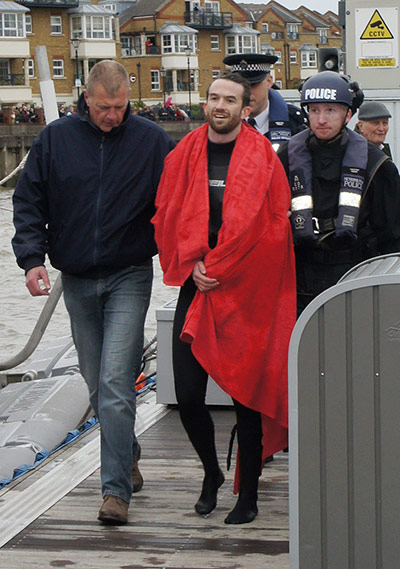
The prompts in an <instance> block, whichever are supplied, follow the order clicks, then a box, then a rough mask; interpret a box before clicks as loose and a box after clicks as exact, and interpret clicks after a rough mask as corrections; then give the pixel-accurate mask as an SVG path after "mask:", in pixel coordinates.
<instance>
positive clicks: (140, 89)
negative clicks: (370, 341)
mask: <svg viewBox="0 0 400 569" xmlns="http://www.w3.org/2000/svg"><path fill="white" fill-rule="evenodd" d="M136 67H137V76H138V88H139V101H141V100H142V85H141V82H140V63H137V64H136Z"/></svg>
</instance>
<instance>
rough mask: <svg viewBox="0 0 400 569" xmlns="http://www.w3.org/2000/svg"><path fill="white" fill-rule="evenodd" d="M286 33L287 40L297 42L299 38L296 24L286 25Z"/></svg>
mask: <svg viewBox="0 0 400 569" xmlns="http://www.w3.org/2000/svg"><path fill="white" fill-rule="evenodd" d="M286 32H287V37H288V39H289V40H297V38H298V37H299V26H298V25H297V24H286Z"/></svg>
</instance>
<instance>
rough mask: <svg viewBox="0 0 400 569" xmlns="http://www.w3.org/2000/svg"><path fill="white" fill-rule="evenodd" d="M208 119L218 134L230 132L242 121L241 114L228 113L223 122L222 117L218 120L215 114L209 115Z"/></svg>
mask: <svg viewBox="0 0 400 569" xmlns="http://www.w3.org/2000/svg"><path fill="white" fill-rule="evenodd" d="M207 120H208V124H209V125H210V127H211V128H212V129H213V130H214V131H215V132H217V133H218V134H228V133H230V132H232V131H233V130H235V128H236V127H237V126H238V124H240V123H241V122H242V119H241V117H240V116H239V115H230V116H229V115H227V116H225V117H224V121H223V122H222V121H221V120H220V119H217V120H216V119H215V118H214V116H213V115H208V116H207Z"/></svg>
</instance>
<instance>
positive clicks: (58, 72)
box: [53, 59, 64, 79]
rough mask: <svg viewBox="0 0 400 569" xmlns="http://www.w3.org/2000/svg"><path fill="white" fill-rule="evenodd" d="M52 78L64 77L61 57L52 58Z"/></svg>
mask: <svg viewBox="0 0 400 569" xmlns="http://www.w3.org/2000/svg"><path fill="white" fill-rule="evenodd" d="M53 79H64V60H63V59H53Z"/></svg>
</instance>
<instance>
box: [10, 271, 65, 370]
mask: <svg viewBox="0 0 400 569" xmlns="http://www.w3.org/2000/svg"><path fill="white" fill-rule="evenodd" d="M61 293H62V285H61V275H58V277H57V279H56V281H55V283H54V285H53V287H52V290H51V292H50V295H49V297H48V299H47V300H46V304H45V305H44V306H43V309H42V312H41V313H40V316H39V318H38V321H37V322H36V324H35V327H34V329H33V331H32V334H31V336H30V338H29V340H28V341H27V343H26V345H25V347H24V348H22V350H20V351H19V352H18V354H16V355H15V356H13V357H11V358H10V359H9V360H6V361H4V362H0V371H4V370H6V369H12V368H14V367H16V366H18V365H19V364H22V363H23V362H24V361H25V360H26V359H28V358H29V356H30V355H31V354H32V353H33V351H34V350H35V348H36V347H37V346H38V344H39V342H40V340H41V339H42V337H43V334H44V333H45V330H46V328H47V325H48V323H49V321H50V318H51V316H52V314H53V312H54V309H55V307H56V306H57V302H58V301H59V299H60V296H61Z"/></svg>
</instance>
